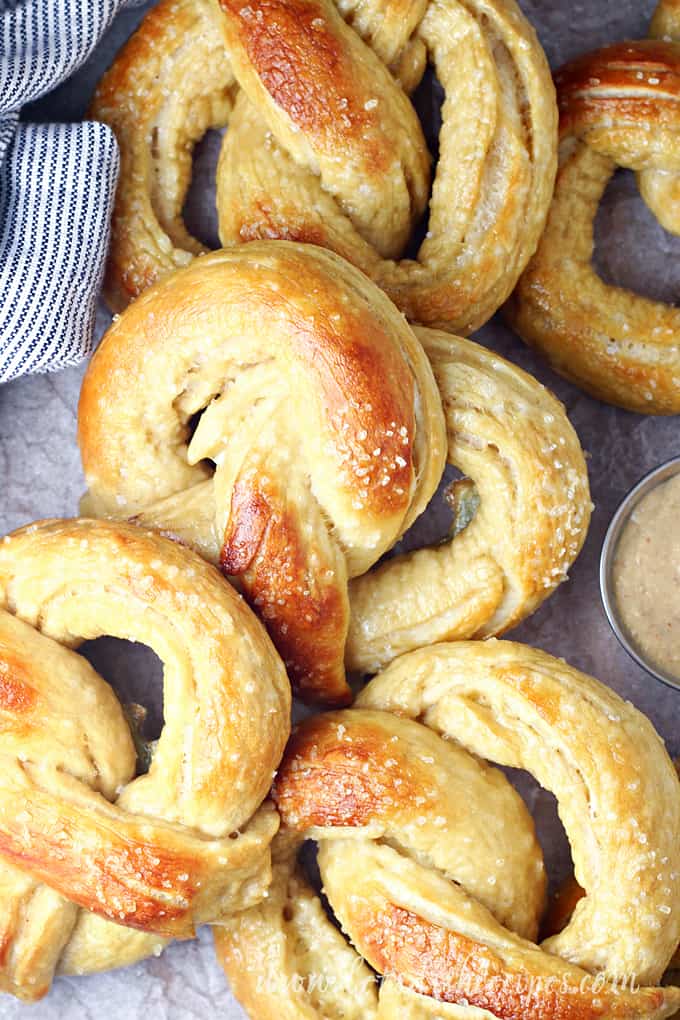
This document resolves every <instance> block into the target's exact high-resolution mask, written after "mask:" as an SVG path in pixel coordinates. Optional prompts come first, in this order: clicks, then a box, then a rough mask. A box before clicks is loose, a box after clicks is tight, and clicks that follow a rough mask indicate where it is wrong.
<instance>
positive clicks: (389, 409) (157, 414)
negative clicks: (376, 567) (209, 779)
mask: <svg viewBox="0 0 680 1020" xmlns="http://www.w3.org/2000/svg"><path fill="white" fill-rule="evenodd" d="M200 412H202V416H201V418H200V421H199V423H198V425H197V426H196V427H195V431H194V432H193V434H192V432H191V424H192V421H195V416H196V415H198V414H199V413H200ZM79 439H80V447H81V452H82V457H83V464H84V468H85V475H86V479H87V483H88V486H89V495H88V497H87V500H86V502H85V504H84V507H86V512H87V513H89V514H93V515H95V516H101V515H109V516H124V517H131V516H134V517H135V519H136V520H137V521H141V522H143V523H146V524H149V525H152V526H154V527H157V528H160V529H162V530H164V531H167V532H169V533H171V534H172V535H174V536H176V537H179V538H180V539H182V540H184V541H186V542H189V543H190V544H192V545H194V546H196V547H197V548H198V549H199V550H200V551H201V552H202V553H203V554H204V555H205V556H207V557H208V558H209V559H211V560H213V561H214V562H219V563H221V566H222V568H223V570H224V571H225V573H226V574H228V575H229V576H232V577H237V578H238V580H239V583H240V584H241V585H242V587H243V589H244V591H245V593H246V594H247V596H248V599H249V600H250V602H251V604H253V605H254V606H255V607H256V609H257V611H258V612H259V614H260V616H261V617H262V619H263V620H264V621H265V623H266V624H267V627H268V628H269V630H270V633H271V634H272V635H273V638H274V641H275V643H276V645H277V647H278V648H279V650H280V651H281V653H282V655H283V657H284V659H285V662H286V665H287V666H288V669H289V673H290V676H291V679H292V681H293V683H294V684H295V686H296V688H297V689H298V690H299V691H300V693H301V694H302V695H303V696H305V697H307V698H310V699H312V700H321V701H329V702H335V703H345V702H346V701H347V700H348V699H349V697H350V691H349V687H348V686H347V683H346V680H345V671H344V665H343V660H344V649H345V639H346V635H347V628H348V621H349V600H348V595H347V580H348V577H352V576H354V575H356V574H359V573H362V572H364V571H365V570H367V569H368V567H370V566H371V565H372V564H373V563H374V562H375V561H376V560H377V559H378V557H379V556H381V555H382V553H384V552H385V551H386V550H387V549H389V548H390V547H391V546H392V545H393V544H394V542H395V541H396V540H397V539H398V538H399V536H400V535H401V534H402V532H403V531H405V530H406V528H408V527H409V525H410V524H411V523H412V521H413V520H414V519H415V518H416V517H417V516H418V514H420V513H421V511H422V510H424V509H425V506H426V505H427V503H428V500H429V498H430V496H431V495H432V493H433V492H434V490H435V488H436V486H437V483H438V482H439V479H440V477H441V473H442V471H443V468H444V458H445V431H444V420H443V414H442V408H441V401H440V398H439V393H438V391H437V387H436V383H435V381H434V377H433V375H432V370H431V368H430V365H429V362H428V360H427V358H426V356H425V354H424V352H423V349H422V347H421V346H420V344H419V343H418V341H417V340H416V338H415V336H414V334H413V332H412V331H411V329H410V328H409V327H408V325H407V324H406V322H405V321H404V318H403V316H402V315H400V314H399V312H398V311H397V309H396V308H395V307H394V305H392V304H391V302H390V301H389V300H388V298H387V297H385V295H384V294H383V293H382V292H381V291H379V290H378V288H377V287H376V286H375V285H374V284H373V283H371V281H370V280H368V279H367V278H366V277H365V276H364V275H363V274H362V273H360V272H359V271H358V270H357V269H354V268H353V267H352V266H350V265H349V264H347V263H345V262H343V261H342V259H340V258H338V257H337V256H336V255H333V254H332V253H331V252H327V251H323V250H322V249H320V248H313V247H311V246H306V245H296V244H286V243H284V242H277V243H267V242H264V243H257V244H253V245H248V246H239V247H237V248H233V249H232V250H231V251H223V252H215V253H214V254H212V255H206V256H204V257H203V258H202V259H200V260H198V261H196V262H194V263H193V264H192V265H190V266H188V267H187V268H186V269H183V270H180V271H178V272H177V273H176V274H174V275H173V276H172V277H169V278H167V279H166V280H163V281H162V282H161V283H159V284H158V285H157V286H156V287H155V288H153V289H152V290H150V291H149V292H148V293H146V294H144V295H142V297H141V298H140V299H139V300H138V301H136V302H135V303H134V304H133V305H131V306H130V308H128V309H127V311H126V312H125V313H124V314H123V315H122V316H121V317H120V319H119V320H118V321H117V322H116V323H114V325H113V326H112V328H111V330H110V331H109V333H108V334H107V336H106V338H105V339H104V341H103V342H102V345H101V347H100V348H99V350H98V351H97V354H96V355H95V357H94V359H93V361H92V363H91V365H90V367H89V370H88V373H87V375H86V377H85V381H84V384H83V389H82V393H81V398H80V409H79Z"/></svg>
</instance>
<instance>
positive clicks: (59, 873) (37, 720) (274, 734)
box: [0, 520, 290, 999]
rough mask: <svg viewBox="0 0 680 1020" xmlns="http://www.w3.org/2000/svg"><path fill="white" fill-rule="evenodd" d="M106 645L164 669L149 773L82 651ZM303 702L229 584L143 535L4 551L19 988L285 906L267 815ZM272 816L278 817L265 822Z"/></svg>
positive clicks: (7, 884) (92, 527)
mask: <svg viewBox="0 0 680 1020" xmlns="http://www.w3.org/2000/svg"><path fill="white" fill-rule="evenodd" d="M102 634H110V635H113V636H117V637H121V638H126V639H128V640H133V641H142V642H144V643H146V644H148V645H150V646H152V647H153V648H154V649H155V651H156V652H157V654H158V655H159V656H160V658H161V659H162V660H163V662H164V689H165V690H164V693H165V698H164V711H165V724H164V728H163V731H162V733H161V736H160V739H159V741H158V746H157V750H156V752H155V754H154V757H153V761H152V763H151V766H150V768H149V771H148V773H147V774H146V775H142V776H140V777H139V778H137V779H135V778H134V776H135V762H136V756H135V751H134V747H133V743H132V738H131V735H130V730H129V728H128V725H127V723H126V721H125V718H124V716H123V713H122V710H121V707H120V705H119V703H118V701H117V699H116V698H115V696H114V695H113V693H112V691H111V690H110V688H109V687H108V685H107V684H106V683H105V682H104V681H103V680H102V679H101V678H100V677H99V676H98V675H97V673H95V671H94V670H93V669H92V667H91V666H90V665H89V664H88V663H87V662H86V660H85V659H83V658H81V657H80V656H79V655H76V653H75V652H73V651H71V650H70V647H72V646H74V645H76V644H77V643H78V642H80V641H83V640H88V639H92V638H96V637H99V636H100V635H102ZM289 712H290V689H289V685H288V681H287V678H286V675H285V670H284V669H283V665H282V663H281V661H280V659H279V658H278V656H277V655H276V653H275V651H274V649H273V647H272V645H271V642H270V641H269V639H268V638H267V635H266V634H265V632H264V630H263V628H262V627H261V625H260V624H259V623H258V621H257V620H256V619H255V617H254V616H253V615H252V613H251V612H250V611H249V610H248V609H247V607H246V606H245V605H244V604H243V602H242V600H241V599H240V598H239V597H238V596H237V595H236V594H235V593H234V591H233V590H232V589H231V588H230V586H229V585H227V584H225V582H224V581H223V580H222V579H221V578H220V576H219V575H218V574H217V573H216V572H215V570H214V569H213V568H212V567H210V566H208V564H206V563H205V562H204V561H203V560H201V559H200V557H198V556H196V555H195V554H194V553H192V552H190V551H188V550H186V549H183V548H181V546H179V545H177V544H176V543H174V542H169V541H167V540H166V539H163V538H160V537H159V536H157V535H153V534H147V533H145V532H143V531H142V530H141V529H139V528H135V527H132V526H130V525H110V524H106V523H103V522H96V521H87V520H76V521H46V522H44V523H41V524H36V525H31V526H30V527H27V528H24V529H22V530H21V531H18V532H16V533H14V534H13V535H10V536H9V537H7V538H5V539H4V540H3V542H2V543H0V719H1V725H0V731H1V737H0V754H1V756H2V768H0V855H1V857H2V869H1V874H0V946H1V947H2V955H1V957H0V988H2V990H3V991H9V992H12V993H14V994H15V995H18V996H20V997H22V998H26V999H34V998H39V997H40V996H42V995H43V994H45V992H46V991H47V990H48V988H49V985H50V982H51V980H52V977H53V975H54V972H55V970H57V969H58V970H59V971H61V972H63V973H69V974H73V973H79V974H82V973H88V972H90V971H95V970H103V969H108V968H111V967H119V966H122V965H123V964H126V963H131V962H133V961H135V960H138V959H141V958H143V957H144V956H148V955H149V954H151V953H159V952H160V951H161V949H162V948H163V946H164V945H165V944H166V943H167V941H168V939H169V938H189V937H191V936H192V935H193V934H194V927H195V925H196V924H199V923H203V922H206V921H213V920H215V919H218V918H221V917H222V916H224V915H225V914H226V913H229V912H230V911H233V910H240V909H243V908H244V907H248V906H251V905H252V904H254V903H256V902H257V901H258V900H259V899H261V897H262V896H264V895H266V890H267V886H268V884H269V881H270V878H271V868H270V849H269V847H270V843H271V840H272V838H273V836H274V833H275V832H276V830H277V827H278V820H277V816H276V812H275V811H273V809H272V807H271V804H265V805H264V806H263V807H262V808H260V804H261V802H262V801H263V799H264V797H265V796H266V794H267V791H268V789H269V786H270V784H271V778H272V774H273V772H274V769H275V768H276V766H277V765H278V763H279V759H280V756H281V754H282V752H283V748H284V745H285V741H286V738H287V735H288V732H289ZM258 809H259V810H258Z"/></svg>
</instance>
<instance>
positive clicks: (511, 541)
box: [346, 328, 591, 673]
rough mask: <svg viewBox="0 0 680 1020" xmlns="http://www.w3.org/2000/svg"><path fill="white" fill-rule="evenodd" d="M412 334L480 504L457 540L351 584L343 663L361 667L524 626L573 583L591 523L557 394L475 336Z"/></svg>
mask: <svg viewBox="0 0 680 1020" xmlns="http://www.w3.org/2000/svg"><path fill="white" fill-rule="evenodd" d="M416 333H417V335H418V337H419V339H420V341H421V343H422V344H423V346H424V348H425V351H426V353H427V355H428V357H429V359H430V362H431V364H432V368H433V369H434V374H435V378H436V380H437V385H438V386H439V390H440V393H441V395H442V401H443V404H444V413H445V416H446V424H447V432H448V460H449V463H450V464H453V465H455V467H457V468H459V469H460V470H461V471H462V472H463V474H464V475H467V476H468V477H469V478H471V479H474V482H475V485H476V489H477V494H478V496H479V498H480V505H479V508H478V509H477V512H476V513H475V516H474V518H473V520H472V521H471V523H470V524H468V526H467V527H466V528H465V530H464V531H463V532H462V533H461V534H459V535H457V536H456V537H455V538H454V539H453V540H452V541H449V542H446V543H444V544H440V545H438V546H433V547H432V548H428V549H420V550H418V551H417V552H412V553H408V554H406V555H404V556H399V557H395V558H394V559H392V560H389V561H387V562H386V563H384V564H382V565H381V566H379V567H377V568H376V569H375V570H374V571H372V572H371V573H368V574H365V575H363V576H362V577H358V578H356V579H355V580H354V581H352V583H351V585H350V602H351V607H352V615H351V620H350V630H349V637H348V641H347V652H346V662H347V665H348V667H349V668H350V669H353V670H360V671H361V672H364V673H375V672H377V670H378V669H381V668H382V667H384V666H386V665H387V664H388V663H389V662H391V660H392V659H394V658H395V657H396V656H397V655H399V654H401V653H402V652H406V651H411V650H412V649H414V648H420V647H424V646H426V645H428V644H433V643H435V642H436V641H443V640H461V639H465V638H471V637H480V638H481V637H489V636H491V635H497V634H501V633H503V632H504V631H506V630H509V629H510V628H511V627H515V626H517V624H519V623H520V622H521V621H522V620H523V619H525V617H527V616H529V615H530V614H531V613H533V612H534V611H535V610H536V609H537V608H538V606H539V605H540V604H541V603H542V602H543V600H544V599H546V598H547V597H548V596H549V595H550V594H551V593H552V592H553V591H554V590H555V588H556V587H557V586H558V585H559V584H561V583H562V581H564V580H565V578H566V577H567V573H568V571H569V569H570V567H571V565H572V563H573V562H574V560H575V559H576V557H577V556H578V554H579V552H580V550H581V547H582V545H583V542H584V540H585V537H586V534H587V531H588V524H589V521H590V511H591V503H590V494H589V487H588V474H587V470H586V465H585V461H584V458H583V452H582V450H581V446H580V443H579V441H578V437H577V436H576V433H575V432H574V430H573V428H572V426H571V424H570V422H569V419H568V418H567V416H566V414H565V411H564V408H563V406H562V405H561V404H560V403H559V401H558V400H556V399H555V397H554V396H552V394H551V393H549V392H548V391H547V390H546V389H545V388H544V387H543V386H541V385H540V384H539V383H538V382H537V381H536V380H535V379H534V378H532V377H531V376H530V375H527V374H526V373H525V372H522V371H521V370H520V369H518V368H516V367H515V366H514V365H511V364H510V363H509V362H508V361H505V360H504V359H503V358H501V357H499V356H498V355H496V354H493V353H491V352H489V351H487V350H486V349H485V348H483V347H479V346H478V345H477V344H474V343H472V341H470V340H461V339H459V338H458V337H454V336H452V335H451V334H448V333H439V332H436V331H435V330H430V329H422V328H416Z"/></svg>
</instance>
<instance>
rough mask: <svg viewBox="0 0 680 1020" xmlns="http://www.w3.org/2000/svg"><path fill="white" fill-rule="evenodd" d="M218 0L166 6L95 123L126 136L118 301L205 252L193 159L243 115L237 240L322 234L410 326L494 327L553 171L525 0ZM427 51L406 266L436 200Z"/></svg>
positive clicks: (546, 93)
mask: <svg viewBox="0 0 680 1020" xmlns="http://www.w3.org/2000/svg"><path fill="white" fill-rule="evenodd" d="M219 8H220V0H162V2H161V3H160V4H159V5H158V7H156V8H155V9H154V10H153V11H151V13H150V14H149V15H148V16H147V17H146V18H145V20H144V21H143V22H142V25H141V27H140V28H139V29H138V31H137V32H136V33H135V35H134V36H133V37H132V38H131V40H130V41H129V42H128V44H127V45H126V46H125V47H124V48H123V50H122V51H121V53H120V54H119V56H118V58H117V59H116V61H115V62H114V64H113V66H112V67H111V69H110V70H109V72H108V73H107V74H106V75H105V77H104V78H103V80H102V82H101V84H100V86H99V89H98V91H97V95H96V97H95V100H94V103H93V106H92V116H93V117H94V118H95V119H97V120H102V121H104V122H105V123H107V124H109V125H110V126H111V127H112V128H113V130H114V131H115V133H116V136H117V138H118V141H119V144H120V148H121V157H122V168H121V179H120V185H119V190H118V199H117V206H116V213H115V216H114V223H113V247H112V254H111V259H110V263H109V270H108V277H107V287H106V292H107V297H108V300H109V302H110V303H111V304H112V306H113V307H114V308H115V309H122V308H123V307H125V305H126V304H127V303H128V302H129V301H130V299H131V298H133V297H135V296H136V295H137V294H139V293H140V292H141V291H142V290H143V289H144V288H145V287H147V286H148V285H149V284H150V283H152V282H153V281H155V280H157V279H159V278H160V277H161V276H163V275H165V274H166V273H168V272H169V271H171V270H172V269H174V268H176V267H177V266H178V265H183V264H185V263H186V262H187V261H188V260H190V259H191V258H192V257H193V255H195V254H197V253H198V252H200V251H201V250H202V247H201V245H200V244H198V242H197V241H195V240H194V239H193V238H191V237H189V235H188V233H187V231H186V228H185V226H184V224H183V222H182V217H181V211H182V206H183V202H184V197H185V194H186V191H187V188H188V185H189V182H190V178H191V150H192V148H193V145H194V143H195V142H196V141H197V140H198V138H200V137H201V135H202V134H203V133H204V132H205V131H206V130H207V129H208V128H209V127H211V126H217V125H221V124H225V123H227V121H228V122H229V130H228V132H227V135H226V138H225V144H224V151H223V154H222V158H221V161H220V168H219V172H218V208H219V220H220V236H221V240H222V243H223V244H224V245H227V244H229V243H232V242H240V241H250V240H256V239H267V238H271V239H276V238H283V239H288V240H296V241H305V242H313V243H315V244H319V245H322V246H324V247H329V248H331V249H333V250H334V251H336V252H337V253H338V254H341V255H343V256H345V257H346V258H347V259H348V260H349V261H350V262H353V263H354V264H355V265H357V266H359V267H360V268H361V269H363V270H364V272H366V273H367V274H368V275H369V276H371V277H372V278H373V279H374V280H375V281H376V282H377V283H378V284H379V285H380V286H381V287H382V288H383V289H384V290H386V291H387V293H388V294H389V295H390V297H391V298H392V299H393V300H394V302H395V303H396V304H397V305H398V307H399V308H401V309H402V310H403V311H404V312H405V313H406V314H407V316H408V317H409V318H410V319H411V320H413V321H418V322H422V323H427V324H431V325H435V324H437V325H441V326H443V327H445V328H447V329H452V330H456V331H458V332H464V333H465V332H469V331H471V330H473V329H475V328H477V327H478V326H480V325H481V324H482V323H484V322H485V321H486V320H487V319H488V318H490V316H491V315H492V314H493V312H494V311H495V310H496V309H497V308H498V307H499V306H500V304H502V302H503V301H504V300H505V298H506V297H507V296H508V295H509V293H510V292H511V290H512V288H513V286H514V284H515V282H516V280H517V279H518V277H519V275H520V273H521V272H522V269H523V268H524V267H525V265H526V263H527V261H528V259H529V258H530V257H531V255H532V253H533V252H534V250H535V248H536V245H537V243H538V239H539V237H540V234H541V231H542V229H543V225H544V223H545V217H546V214H547V210H548V207H549V204H550V197H551V194H552V187H553V182H554V176H555V166H556V113H555V103H554V89H553V85H552V81H551V78H550V73H549V69H548V66H547V63H546V60H545V57H544V54H543V52H542V50H541V47H540V45H539V44H538V41H537V39H536V36H535V33H534V32H533V29H532V28H531V27H530V26H529V24H528V23H527V21H526V19H525V18H524V17H523V15H522V14H521V12H520V10H519V8H518V7H517V5H516V4H515V3H514V0H466V2H460V0H430V2H428V0H409V2H408V3H406V4H401V3H396V2H387V0H384V2H376V0H372V2H371V3H361V4H359V3H357V2H355V0H342V2H341V3H338V6H337V10H336V7H335V6H334V5H333V3H332V2H331V0H285V2H284V0H252V2H250V3H248V4H242V3H241V2H240V0H238V2H232V0H221V8H222V13H220V9H219ZM343 18H344V19H345V20H344V21H343ZM428 59H430V60H431V61H432V62H433V63H434V66H435V69H436V71H437V74H438V77H439V80H440V81H441V83H442V85H443V87H444V89H445V92H446V100H445V103H444V107H443V111H442V114H443V127H442V130H441V133H440V138H439V161H438V166H437V173H436V177H435V180H434V183H433V186H432V198H431V201H430V207H429V223H428V232H427V237H426V238H425V240H424V241H423V243H422V245H421V247H420V250H419V252H418V255H417V258H416V259H415V260H412V259H402V260H401V261H395V260H398V259H400V257H401V256H402V255H403V252H404V249H405V247H406V245H407V242H408V240H409V238H410V237H411V236H412V234H413V231H414V228H415V226H416V225H417V223H418V222H419V220H420V219H421V217H422V215H423V214H424V212H425V210H426V206H427V202H428V197H429V193H430V178H429V162H430V159H429V154H428V151H427V146H426V143H425V140H424V138H423V135H422V131H421V129H420V125H419V123H418V120H417V118H416V115H415V112H414V110H413V107H412V106H411V104H410V102H409V100H408V93H409V92H410V91H411V90H412V89H414V88H415V86H416V85H417V84H418V82H419V81H420V78H421V77H422V74H423V71H424V69H425V66H426V63H427V61H428ZM237 83H238V84H237ZM239 87H240V91H239Z"/></svg>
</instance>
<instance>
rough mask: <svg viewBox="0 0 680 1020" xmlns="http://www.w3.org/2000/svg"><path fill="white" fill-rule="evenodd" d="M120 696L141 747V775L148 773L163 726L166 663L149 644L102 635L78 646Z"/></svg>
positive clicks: (137, 746)
mask: <svg viewBox="0 0 680 1020" xmlns="http://www.w3.org/2000/svg"><path fill="white" fill-rule="evenodd" d="M78 650H79V652H80V654H81V655H83V656H84V657H85V658H86V659H87V660H88V662H89V663H90V664H91V665H92V666H93V667H94V669H96V671H97V672H98V673H99V675H100V676H101V677H103V678H104V680H106V682H107V683H108V684H109V686H110V687H112V688H113V690H114V692H115V693H116V695H117V696H118V700H119V701H120V703H121V705H123V709H124V711H125V715H126V718H127V720H128V725H129V726H130V729H131V732H132V736H133V740H134V741H135V747H136V749H137V775H143V774H144V773H145V772H148V769H149V765H150V763H151V754H152V748H151V749H150V748H149V745H152V744H153V743H154V741H156V740H158V738H159V736H160V734H161V731H162V729H163V696H162V691H163V664H162V662H161V660H160V659H159V658H158V656H157V655H156V654H155V652H153V651H152V649H151V648H149V647H147V646H146V645H142V644H137V643H135V642H133V641H122V640H120V639H119V638H112V637H101V638H97V639H96V641H87V642H85V643H84V644H82V645H81V646H80V648H79V649H78Z"/></svg>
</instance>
